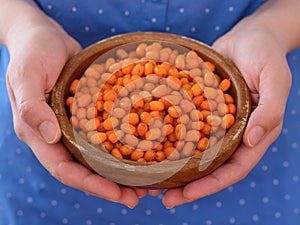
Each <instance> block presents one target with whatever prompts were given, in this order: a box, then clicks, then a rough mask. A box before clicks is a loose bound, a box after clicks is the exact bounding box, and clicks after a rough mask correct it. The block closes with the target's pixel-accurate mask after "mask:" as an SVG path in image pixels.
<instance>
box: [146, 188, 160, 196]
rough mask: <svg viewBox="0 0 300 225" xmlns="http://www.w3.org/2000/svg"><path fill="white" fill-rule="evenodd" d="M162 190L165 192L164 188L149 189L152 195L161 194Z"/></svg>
mask: <svg viewBox="0 0 300 225" xmlns="http://www.w3.org/2000/svg"><path fill="white" fill-rule="evenodd" d="M162 192H163V189H157V190H155V189H153V190H151V189H149V190H148V194H149V195H151V196H157V195H159V194H160V193H162Z"/></svg>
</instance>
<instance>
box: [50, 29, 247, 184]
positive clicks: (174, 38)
mask: <svg viewBox="0 0 300 225" xmlns="http://www.w3.org/2000/svg"><path fill="white" fill-rule="evenodd" d="M143 41H150V42H151V41H161V42H172V43H175V44H177V45H180V46H183V47H185V48H188V49H190V50H193V51H195V52H197V53H198V54H199V56H200V57H201V58H202V59H203V60H205V61H206V60H207V61H210V62H212V63H213V64H215V65H216V69H217V71H219V72H222V74H224V73H225V74H228V76H229V78H230V79H231V82H232V86H233V87H234V88H233V89H234V90H233V91H234V92H236V99H235V100H236V106H237V113H236V121H235V123H234V124H233V126H232V127H231V128H230V129H229V130H227V132H226V133H225V136H224V137H223V139H222V142H220V141H219V143H220V144H218V145H216V146H213V148H215V149H216V150H213V151H212V150H211V149H212V148H209V149H207V150H211V151H207V150H206V151H204V154H206V155H205V156H204V154H200V155H196V156H193V157H189V158H188V159H180V160H183V161H184V162H185V164H187V166H184V167H183V168H182V169H183V170H189V169H190V168H192V167H196V166H198V167H199V165H200V162H201V163H202V165H204V167H205V166H208V167H209V165H208V164H211V163H212V161H214V162H215V164H216V166H214V167H213V168H211V169H210V172H211V171H213V170H214V169H216V168H217V167H218V166H220V165H221V164H222V163H224V161H226V160H227V159H228V158H229V157H230V156H231V155H232V154H233V152H234V151H235V150H236V148H237V147H238V145H239V144H240V141H241V140H242V135H243V132H244V129H245V127H246V124H247V121H248V118H249V116H250V112H251V98H250V93H249V91H248V87H247V84H246V82H245V80H244V79H243V76H242V74H241V73H240V71H239V69H238V68H237V67H236V66H235V65H234V63H233V62H232V61H231V60H229V59H227V58H225V57H224V56H222V55H221V54H219V53H218V52H216V51H215V50H214V49H212V48H211V47H210V46H209V45H207V44H205V43H203V42H201V41H198V40H195V39H192V38H189V37H186V36H180V35H176V34H170V33H162V32H133V33H125V34H121V35H116V36H112V37H109V38H106V39H103V40H101V41H98V42H96V43H94V44H92V45H90V46H88V47H86V48H85V49H83V50H82V51H81V52H79V53H78V54H76V55H74V56H73V57H71V58H70V59H69V60H68V61H67V62H66V64H65V66H64V68H63V70H62V72H61V75H60V77H59V78H58V81H57V83H56V84H55V86H54V88H53V90H52V94H51V106H52V109H53V111H54V113H55V114H56V116H57V119H58V122H59V124H60V127H61V131H62V141H63V143H64V144H65V145H66V147H67V149H69V150H70V148H72V146H75V147H76V148H77V149H78V150H79V151H80V152H81V154H84V152H85V151H86V149H85V148H91V149H93V151H96V149H94V148H96V147H95V146H92V145H90V144H88V145H86V144H87V143H84V141H83V143H78V140H80V137H75V136H74V131H73V127H72V126H71V124H70V123H66V121H68V117H67V112H66V107H65V99H66V96H65V94H64V93H65V92H64V87H66V86H69V85H70V78H71V77H72V76H73V75H74V74H82V73H83V71H84V70H85V69H86V68H87V67H88V66H89V65H90V64H91V63H93V62H94V61H95V60H96V59H97V58H98V57H99V56H100V55H101V54H102V53H104V52H106V51H109V50H111V49H112V48H116V47H118V46H121V45H123V44H128V43H134V42H143ZM83 62H84V63H83ZM78 65H79V66H78ZM218 65H222V67H219V66H218ZM79 67H80V69H79ZM242 98H243V102H242V101H241V99H242ZM70 138H71V139H70ZM223 145H226V146H225V147H222V146H223ZM97 151H98V152H99V157H100V158H102V159H104V160H103V163H107V164H109V165H107V166H111V167H116V168H118V169H120V170H127V171H129V172H130V171H131V172H132V171H135V172H137V173H140V174H141V173H142V172H145V168H147V167H149V166H153V167H154V169H155V171H156V173H157V174H160V173H166V172H168V171H169V172H170V170H173V171H172V173H173V172H174V166H175V164H176V163H178V161H180V160H177V161H165V162H160V163H156V164H149V163H137V162H134V161H132V160H120V159H116V158H115V157H114V156H112V155H111V154H108V153H107V152H104V151H103V154H102V153H101V151H99V150H97ZM71 153H72V154H73V155H75V158H76V159H79V161H81V159H82V156H80V153H78V152H75V151H71ZM211 153H216V154H211ZM225 153H226V154H225ZM224 154H225V156H224ZM203 157H204V158H206V160H203V159H204V158H203ZM221 157H222V159H221ZM224 157H225V160H224ZM98 160H101V159H98ZM187 162H188V163H187ZM165 163H167V164H168V165H167V166H165ZM86 166H88V167H89V164H87V165H86ZM166 170H167V171H166ZM150 172H153V170H151V171H150V170H149V173H150ZM210 172H208V173H210ZM104 176H105V175H104ZM137 186H139V185H137Z"/></svg>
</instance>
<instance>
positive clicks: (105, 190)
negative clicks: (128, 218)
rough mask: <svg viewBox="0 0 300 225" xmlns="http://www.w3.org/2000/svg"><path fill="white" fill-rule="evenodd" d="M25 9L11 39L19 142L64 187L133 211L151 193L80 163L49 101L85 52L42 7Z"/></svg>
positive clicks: (23, 5) (10, 70)
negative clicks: (65, 72) (65, 73)
mask: <svg viewBox="0 0 300 225" xmlns="http://www.w3.org/2000/svg"><path fill="white" fill-rule="evenodd" d="M11 2H12V3H14V4H19V5H18V7H21V8H22V9H20V10H23V11H20V12H22V15H23V16H24V12H26V13H27V14H26V15H25V16H24V17H23V18H22V20H18V18H19V17H18V16H17V18H16V19H15V22H14V23H13V26H12V27H11V29H9V31H8V32H7V35H6V38H5V40H6V43H5V44H6V46H7V47H8V50H9V53H10V62H9V66H8V70H7V89H8V92H9V97H10V101H11V106H12V112H13V119H14V127H15V131H16V134H17V135H18V137H19V138H20V139H21V140H22V141H24V142H25V143H26V144H27V145H28V146H29V147H30V148H31V149H32V151H33V153H34V154H35V156H36V157H37V159H38V160H39V161H40V163H41V164H42V165H43V166H44V167H45V168H46V169H47V170H48V171H49V173H50V174H52V175H53V176H54V177H55V178H57V179H58V180H59V181H61V182H62V183H64V184H66V185H68V186H71V187H74V188H77V189H80V190H82V191H84V192H87V193H90V194H93V195H95V196H98V197H101V198H104V199H107V200H110V201H113V202H120V203H122V204H125V205H127V206H128V207H130V208H132V207H134V206H135V205H137V203H138V198H139V196H142V195H144V194H145V193H146V191H143V190H134V189H132V188H126V187H122V186H119V185H117V184H116V183H114V182H111V181H108V180H106V179H105V178H103V177H101V176H99V175H97V174H95V173H93V172H92V171H90V170H89V169H87V168H86V167H84V166H82V165H81V164H79V163H77V162H76V161H75V160H74V159H73V157H72V156H71V155H70V154H69V152H68V151H67V150H66V148H65V147H64V145H63V144H62V143H60V138H61V131H60V127H59V124H58V121H57V119H56V116H55V114H54V112H53V111H52V109H51V108H50V106H49V105H48V100H49V97H50V92H51V90H52V88H53V86H54V85H55V83H56V81H57V79H58V77H59V74H60V72H61V70H62V68H63V66H64V64H65V63H66V61H67V60H68V58H70V57H71V56H72V55H74V54H75V53H77V52H78V51H80V49H81V47H80V45H79V44H78V43H77V41H76V40H74V39H73V38H72V37H70V36H69V35H68V34H67V33H66V32H65V31H64V30H63V29H62V28H61V27H60V26H59V25H58V24H57V23H56V22H54V21H53V20H52V19H50V18H48V17H47V16H46V15H45V14H43V13H42V12H41V11H40V10H39V9H38V8H37V6H35V5H33V4H31V3H30V4H29V3H28V2H26V1H23V2H20V1H13V0H12V1H11Z"/></svg>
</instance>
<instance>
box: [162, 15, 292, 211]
mask: <svg viewBox="0 0 300 225" xmlns="http://www.w3.org/2000/svg"><path fill="white" fill-rule="evenodd" d="M213 47H214V48H215V49H216V50H217V51H219V52H220V53H221V54H223V55H224V56H226V57H228V58H229V59H231V60H232V61H233V62H234V63H235V64H236V65H237V67H238V68H239V69H240V71H241V73H242V74H243V76H244V78H245V80H246V83H247V84H248V87H249V90H250V92H251V97H252V104H253V106H254V108H253V112H252V113H251V115H250V118H249V121H248V124H247V127H246V130H245V133H244V135H243V142H242V144H241V145H240V147H239V148H238V149H237V151H236V152H235V153H234V154H233V155H232V157H231V158H230V159H229V160H228V161H227V162H226V163H225V164H224V165H222V166H221V167H219V168H218V169H217V170H215V171H214V172H212V173H211V174H210V175H208V176H206V177H204V178H202V179H199V180H196V181H194V182H192V183H190V184H188V185H186V186H185V187H182V188H177V189H171V190H168V191H167V192H166V193H165V194H164V196H163V203H164V204H165V206H166V207H174V206H177V205H181V204H184V203H186V202H190V201H193V200H196V199H199V198H202V197H204V196H208V195H211V194H213V193H216V192H218V191H221V190H222V189H224V188H226V187H228V186H230V185H232V184H234V183H236V182H238V181H240V180H242V179H243V178H245V177H246V176H247V174H248V173H249V172H250V171H251V170H252V168H253V167H254V166H255V165H256V164H257V163H258V161H259V160H260V159H261V158H262V156H263V155H264V153H265V152H266V150H267V149H268V147H269V146H270V145H271V144H272V143H273V142H274V140H275V139H276V138H277V137H278V135H279V134H280V131H281V127H282V122H283V117H284V112H285V107H286V101H287V98H288V94H289V90H290V86H291V74H290V70H289V67H288V64H287V61H286V50H285V49H284V47H283V46H282V45H281V43H280V42H279V41H278V40H277V39H276V36H275V35H273V33H272V32H271V31H270V30H269V29H266V28H265V27H263V26H255V24H252V23H251V21H250V20H248V19H245V20H244V21H242V22H241V23H240V24H238V25H237V26H236V27H235V28H234V29H233V30H232V31H230V32H229V33H227V34H226V35H224V36H223V37H221V38H220V39H219V40H217V41H216V42H215V43H214V45H213Z"/></svg>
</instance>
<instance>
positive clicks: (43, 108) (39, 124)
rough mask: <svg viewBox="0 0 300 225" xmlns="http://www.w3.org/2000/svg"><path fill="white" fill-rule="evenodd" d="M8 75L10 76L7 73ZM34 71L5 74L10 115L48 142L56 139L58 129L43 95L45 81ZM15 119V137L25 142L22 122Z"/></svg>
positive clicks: (57, 139)
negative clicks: (10, 109) (9, 99)
mask: <svg viewBox="0 0 300 225" xmlns="http://www.w3.org/2000/svg"><path fill="white" fill-rule="evenodd" d="M10 74H11V76H10ZM37 74H38V73H35V71H32V70H31V71H28V72H27V71H18V72H15V73H14V74H13V75H12V73H8V76H7V85H8V91H9V95H10V98H11V101H12V107H13V112H14V114H17V115H14V117H16V118H19V119H20V120H21V121H23V122H25V124H27V125H28V126H29V127H31V128H32V130H33V132H34V133H35V134H36V135H37V136H40V138H42V139H43V140H44V141H45V142H47V143H49V144H53V143H56V142H58V141H59V140H60V137H61V131H60V127H59V124H58V121H57V119H56V116H55V114H54V112H53V111H52V109H51V108H50V106H49V105H48V104H47V101H46V97H45V95H46V94H45V90H47V88H45V86H46V84H45V83H46V82H44V80H46V79H45V78H44V76H43V75H39V74H38V75H37ZM21 121H19V120H16V124H15V130H16V133H17V135H18V136H19V138H20V139H21V140H23V141H25V142H26V140H27V139H29V138H30V137H28V133H27V132H26V130H27V129H26V128H25V127H24V125H23V124H24V123H22V122H21Z"/></svg>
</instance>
